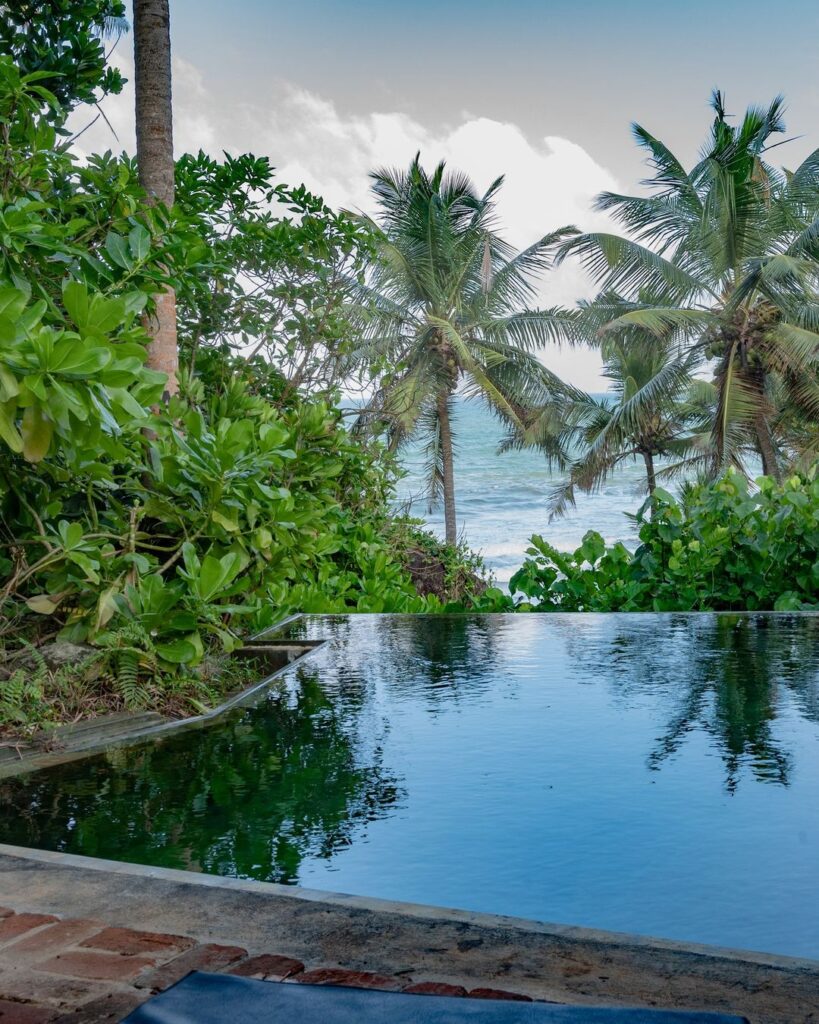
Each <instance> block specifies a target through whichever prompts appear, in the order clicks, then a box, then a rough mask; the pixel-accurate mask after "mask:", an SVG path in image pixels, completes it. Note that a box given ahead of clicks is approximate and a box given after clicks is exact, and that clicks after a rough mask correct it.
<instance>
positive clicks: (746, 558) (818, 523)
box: [510, 470, 819, 611]
mask: <svg viewBox="0 0 819 1024" xmlns="http://www.w3.org/2000/svg"><path fill="white" fill-rule="evenodd" d="M757 485H758V486H757V487H756V488H755V489H751V487H750V486H749V484H748V482H747V481H746V479H745V478H744V477H743V476H742V475H740V474H739V473H737V472H736V471H734V470H731V471H729V472H728V473H727V474H726V475H725V476H724V477H723V478H722V479H720V480H718V481H716V482H715V483H713V484H700V485H697V486H694V487H692V488H691V489H690V490H689V491H688V492H687V494H686V497H685V499H684V501H683V502H682V503H681V502H679V501H677V500H675V498H673V497H672V496H671V495H670V494H668V493H667V492H665V491H662V490H658V491H657V492H656V493H655V498H654V502H653V504H651V505H647V506H646V507H645V509H644V511H643V513H642V514H641V516H640V541H641V543H640V546H639V547H638V548H637V550H636V551H635V552H634V553H633V554H632V553H631V552H630V551H628V550H627V549H626V548H625V546H624V545H623V544H614V545H610V546H607V545H606V544H605V542H604V540H603V538H602V537H601V536H600V534H599V533H594V532H589V533H587V534H586V536H585V537H584V538H583V543H582V544H581V546H580V547H579V548H578V549H577V550H576V551H574V552H573V553H571V554H564V553H561V552H559V551H557V550H556V549H555V548H553V547H552V546H551V545H549V544H547V543H546V541H544V540H543V538H542V537H538V536H535V537H532V547H530V548H529V550H528V552H527V554H528V555H529V557H528V558H527V559H526V561H525V562H524V564H523V566H522V567H521V569H519V570H518V572H517V573H516V574H515V575H514V576H513V577H512V580H511V582H510V589H511V591H512V592H513V594H518V595H522V600H521V601H520V606H521V607H526V608H529V607H532V608H535V609H536V610H538V611H711V610H720V609H726V610H743V609H749V610H754V609H766V610H767V609H774V610H777V611H793V610H798V609H808V608H819V479H817V476H816V472H815V470H814V471H813V472H811V473H809V474H807V475H806V476H804V477H800V476H793V477H790V478H789V479H788V480H786V481H785V482H784V483H783V484H782V485H781V486H777V485H776V484H775V483H774V482H773V481H772V480H771V479H769V478H766V477H761V478H760V479H759V480H758V481H757ZM649 513H650V518H648V515H649ZM519 600H520V598H519Z"/></svg>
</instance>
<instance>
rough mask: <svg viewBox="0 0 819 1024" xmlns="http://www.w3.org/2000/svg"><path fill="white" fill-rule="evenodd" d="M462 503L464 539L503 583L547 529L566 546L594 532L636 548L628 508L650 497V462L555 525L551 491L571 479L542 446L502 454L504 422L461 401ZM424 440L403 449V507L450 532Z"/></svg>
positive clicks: (457, 419) (458, 469)
mask: <svg viewBox="0 0 819 1024" xmlns="http://www.w3.org/2000/svg"><path fill="white" fill-rule="evenodd" d="M453 431H454V434H455V439H456V453H455V502H456V509H457V516H458V532H459V538H460V539H463V540H464V541H466V543H467V544H468V545H469V547H470V548H472V549H473V550H475V551H477V552H479V553H480V554H481V556H482V557H483V559H484V563H485V565H486V567H487V568H488V569H489V570H490V572H491V573H492V575H493V576H494V578H495V580H496V581H497V582H498V583H499V584H501V585H502V584H505V583H508V581H509V578H510V577H511V576H512V574H513V573H514V572H515V571H516V569H518V568H519V567H520V565H521V563H522V562H523V560H524V558H525V557H526V549H527V547H528V546H529V538H530V537H531V536H532V534H535V533H537V534H540V535H541V536H542V537H543V538H544V539H545V540H547V541H548V542H549V543H550V544H553V545H554V546H555V547H557V548H559V549H560V550H563V551H571V550H574V549H575V548H576V547H578V545H579V544H580V542H581V541H582V539H583V535H584V534H585V533H586V532H587V531H588V530H596V531H597V532H598V533H600V534H602V536H603V538H604V539H605V540H606V541H607V542H609V543H614V542H615V541H622V542H623V543H624V544H625V545H626V546H627V547H629V548H630V549H634V548H635V547H636V546H637V544H638V543H639V541H638V539H637V527H636V525H635V523H634V521H633V520H631V519H629V518H628V515H627V513H632V514H634V513H636V512H637V510H638V509H639V508H640V506H641V505H642V504H643V502H644V501H645V497H646V493H645V467H644V465H643V461H642V459H641V460H640V461H639V462H625V463H622V464H621V466H620V467H619V468H618V469H617V470H616V472H615V473H614V474H612V476H611V477H610V478H609V479H608V480H607V481H606V483H604V484H603V486H602V487H601V488H600V490H599V491H597V492H596V493H594V494H578V496H577V506H576V508H573V509H570V510H569V512H568V514H567V515H565V516H564V517H563V518H561V519H555V520H553V521H552V522H549V509H548V495H549V492H550V491H551V490H552V488H553V487H554V486H555V485H556V484H558V483H560V481H561V480H562V479H564V478H565V477H564V474H562V473H561V472H560V471H559V470H555V469H550V468H549V465H548V463H547V461H546V459H545V457H544V456H543V455H542V454H540V453H539V452H537V451H534V450H526V451H512V452H505V453H504V454H502V455H501V454H498V444H499V442H500V440H501V438H502V437H503V436H504V433H505V430H504V427H503V425H502V424H501V423H500V422H499V421H498V420H497V418H496V417H495V416H493V414H492V413H491V411H490V410H489V409H488V407H487V406H486V404H485V403H484V402H482V401H481V400H480V399H476V398H465V397H461V396H458V397H456V399H455V407H454V417H453ZM424 460H425V453H424V447H423V445H422V444H417V445H411V446H407V447H406V448H405V449H404V451H403V452H402V454H401V459H400V461H401V465H402V468H403V470H404V473H405V476H404V477H403V478H402V480H401V481H400V482H399V486H398V501H399V507H400V508H401V509H402V510H404V511H408V512H409V513H410V514H412V515H413V516H416V517H418V518H420V519H423V520H424V521H425V522H426V523H427V525H428V526H429V528H430V529H431V530H432V531H433V532H434V533H435V534H436V535H438V536H440V537H443V535H444V513H443V507H438V508H433V509H432V510H430V509H429V508H428V504H427V498H426V494H425V486H424V472H423V470H424Z"/></svg>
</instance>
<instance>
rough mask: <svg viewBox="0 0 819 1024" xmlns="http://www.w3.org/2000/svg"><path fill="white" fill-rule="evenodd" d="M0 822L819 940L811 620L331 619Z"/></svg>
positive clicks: (664, 925) (79, 845) (743, 942)
mask: <svg viewBox="0 0 819 1024" xmlns="http://www.w3.org/2000/svg"><path fill="white" fill-rule="evenodd" d="M290 635H292V636H294V637H304V638H310V639H327V640H328V641H330V642H329V643H328V644H327V645H326V646H324V647H322V648H319V649H318V650H316V651H315V652H314V653H313V654H311V655H310V656H309V657H307V658H306V659H305V660H303V661H302V662H300V663H299V664H298V665H295V666H292V667H291V668H290V669H288V670H287V671H286V672H285V673H283V675H282V676H280V677H279V678H278V679H277V680H276V681H275V682H274V684H273V685H272V686H271V687H270V689H269V690H268V691H266V693H265V695H264V696H263V697H262V698H261V699H260V700H259V701H258V703H256V704H255V705H254V706H252V707H244V708H240V709H237V710H234V711H232V712H230V713H228V714H227V715H225V716H223V717H222V718H220V719H218V720H217V721H216V722H215V723H214V724H213V725H211V726H210V727H208V728H205V729H196V730H189V731H185V732H181V733H177V734H175V735H171V736H169V737H167V738H165V739H163V740H161V741H154V742H151V743H145V744H142V745H139V746H134V747H130V748H119V749H114V750H111V751H109V752H108V753H107V754H105V755H102V756H95V757H91V758H87V759H85V760H82V761H75V762H71V763H69V764H67V765H63V766H61V767H59V768H55V769H51V770H48V771H42V772H38V773H36V774H32V775H28V776H22V777H18V778H14V779H9V780H5V781H3V782H0V841H2V842H8V843H16V844H21V845H25V846H34V847H41V848H46V849H50V850H62V851H68V852H72V853H81V854H87V855H91V856H99V857H108V858H114V859H120V860H127V861H134V862H139V863H145V864H153V865H161V866H166V867H175V868H185V869H188V870H194V871H207V872H212V873H216V874H223V875H234V876H238V877H241V878H255V879H262V880H272V881H278V882H286V883H298V884H301V885H307V886H311V887H315V888H324V889H332V890H336V891H343V892H348V893H357V894H362V895H369V896H380V897H386V898H390V899H398V900H409V901H414V902H420V903H432V904H439V905H442V906H453V907H464V908H469V909H473V910H482V911H490V912H497V913H503V914H513V915H519V916H523V917H529V918H538V919H541V920H546V921H556V922H563V923H572V924H578V925H587V926H592V927H597V928H607V929H615V930H619V931H633V932H639V933H643V934H649V935H658V936H663V937H668V938H674V939H682V940H691V941H697V942H707V943H715V944H719V945H723V946H736V947H744V948H748V949H757V950H764V951H769V952H780V953H788V954H793V955H801V956H809V957H819V895H818V894H819V661H818V660H817V642H819V616H811V615H801V616H785V615H719V616H717V615H605V616H603V615H599V616H598V615H496V616H442V617H438V616H416V617H412V616H369V615H362V616H350V617H327V618H322V617H316V618H307V619H303V620H300V621H299V622H298V623H296V624H295V625H293V626H291V627H290Z"/></svg>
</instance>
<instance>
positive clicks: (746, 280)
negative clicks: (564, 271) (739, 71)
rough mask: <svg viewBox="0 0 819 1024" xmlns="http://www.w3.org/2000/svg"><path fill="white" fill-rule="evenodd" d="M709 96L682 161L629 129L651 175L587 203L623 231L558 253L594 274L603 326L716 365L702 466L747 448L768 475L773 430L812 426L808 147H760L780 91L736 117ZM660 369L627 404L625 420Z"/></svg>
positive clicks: (815, 354)
mask: <svg viewBox="0 0 819 1024" xmlns="http://www.w3.org/2000/svg"><path fill="white" fill-rule="evenodd" d="M712 105H713V109H714V115H715V116H714V122H713V125H712V128H711V133H710V136H709V138H708V140H707V142H706V144H705V146H704V148H703V151H702V153H701V156H700V159H699V160H698V161H697V163H696V164H695V165H694V166H693V167H692V168H691V169H690V170H685V168H684V166H683V164H682V163H681V161H680V160H679V159H678V158H677V157H675V156H674V154H673V153H672V152H671V150H670V149H669V148H668V147H667V146H666V145H665V144H664V143H663V142H661V141H660V140H659V139H657V138H655V137H654V136H653V135H651V134H650V133H649V132H648V131H647V130H646V129H645V128H642V127H641V126H639V125H635V127H634V135H635V138H636V140H637V142H638V144H639V145H640V146H641V147H642V148H643V149H644V150H645V151H646V153H647V155H648V159H649V162H650V163H651V165H652V166H653V168H654V171H655V173H654V176H653V177H652V178H650V179H649V180H648V181H647V182H646V183H645V184H646V185H647V186H648V189H649V194H648V195H642V196H629V195H618V194H614V193H604V194H603V195H601V196H600V197H599V199H598V201H597V207H598V209H600V210H603V211H606V212H608V213H610V214H611V215H612V216H614V217H615V218H616V219H617V220H618V221H619V222H620V223H621V224H622V225H623V226H624V228H625V229H626V231H627V232H628V234H627V235H615V234H607V233H601V232H595V233H588V234H583V235H579V236H577V237H574V238H571V239H569V240H567V241H566V243H565V244H564V245H563V247H562V249H561V251H560V253H559V259H565V258H566V257H567V256H569V255H570V254H571V255H576V256H578V257H579V258H580V260H581V261H582V263H583V265H584V266H585V267H586V269H587V270H588V271H589V272H590V273H591V275H592V276H593V278H594V279H595V281H596V282H597V283H598V284H599V286H600V288H601V290H602V292H603V297H602V298H601V299H600V300H599V301H598V302H597V303H596V314H597V317H598V318H602V319H603V321H604V323H603V326H602V328H600V330H601V331H602V332H603V333H604V334H605V335H609V336H611V335H619V334H621V333H623V332H625V333H626V334H628V332H631V331H633V330H634V329H635V328H639V329H640V330H641V331H643V332H648V333H649V334H652V335H654V336H656V337H657V338H659V339H663V340H665V339H670V340H671V341H673V342H676V343H677V344H678V346H679V349H680V352H681V356H680V358H681V359H687V358H688V355H689V353H690V352H692V351H693V352H696V353H698V355H700V356H701V357H705V358H708V359H710V360H713V361H714V363H715V371H714V386H715V389H716V400H715V406H714V414H713V418H712V422H711V458H710V461H711V471H712V472H713V473H716V472H720V471H722V470H724V469H725V468H726V467H728V466H731V465H735V466H739V467H745V466H746V465H747V463H748V459H749V456H750V457H751V458H754V457H758V458H759V459H761V461H762V467H763V471H764V472H765V473H767V474H769V475H770V476H772V477H774V478H775V479H777V480H778V479H781V478H782V465H783V460H784V459H787V458H788V456H789V454H792V453H790V452H789V450H788V449H789V441H793V440H794V438H793V436H792V435H790V437H787V436H785V435H784V434H783V436H777V435H778V430H779V428H780V425H782V426H784V422H792V421H793V418H794V417H799V418H802V419H803V420H804V421H805V422H809V423H815V422H816V419H817V413H818V412H819V386H817V377H816V367H817V359H818V358H819V333H817V329H818V328H819V316H817V311H819V305H817V284H818V283H819V275H818V273H817V271H818V270H819V262H817V261H818V260H819V241H818V240H819V150H818V151H814V152H813V153H811V155H810V156H808V157H807V159H806V160H804V161H803V163H802V164H801V165H800V166H799V167H797V168H796V170H795V171H793V172H786V171H782V170H779V169H778V168H776V167H774V166H773V165H772V164H771V163H769V162H768V159H767V153H768V151H769V149H771V148H772V147H773V146H774V145H776V139H777V136H779V135H781V134H782V133H783V132H784V122H783V117H782V110H783V102H782V100H781V98H777V99H775V100H774V101H773V102H772V103H771V104H770V106H768V107H767V108H757V107H751V108H749V109H748V111H747V113H746V114H745V117H744V118H743V120H742V121H741V123H740V124H739V125H736V126H735V125H732V124H731V123H730V122H729V118H728V115H727V114H726V111H725V104H724V99H723V97H722V95H721V94H720V93H716V94H715V95H714V97H713V101H712ZM611 295H614V296H615V299H614V301H613V302H612V301H610V296H611ZM624 303H627V304H628V307H629V308H627V309H625V310H624V309H623V304H624ZM669 372H672V371H669ZM666 377H667V374H664V375H663V376H662V378H661V379H660V381H658V382H657V383H656V386H651V387H648V388H644V389H643V392H642V394H641V395H640V396H639V399H640V400H634V401H632V402H631V403H630V410H629V418H632V417H633V418H636V417H637V416H638V415H639V414H640V413H639V410H640V406H641V405H642V404H643V402H642V399H645V401H646V402H651V401H653V400H654V398H655V397H656V394H657V393H658V391H659V390H661V386H662V384H663V383H664V381H665V379H666ZM783 417H784V421H783Z"/></svg>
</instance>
